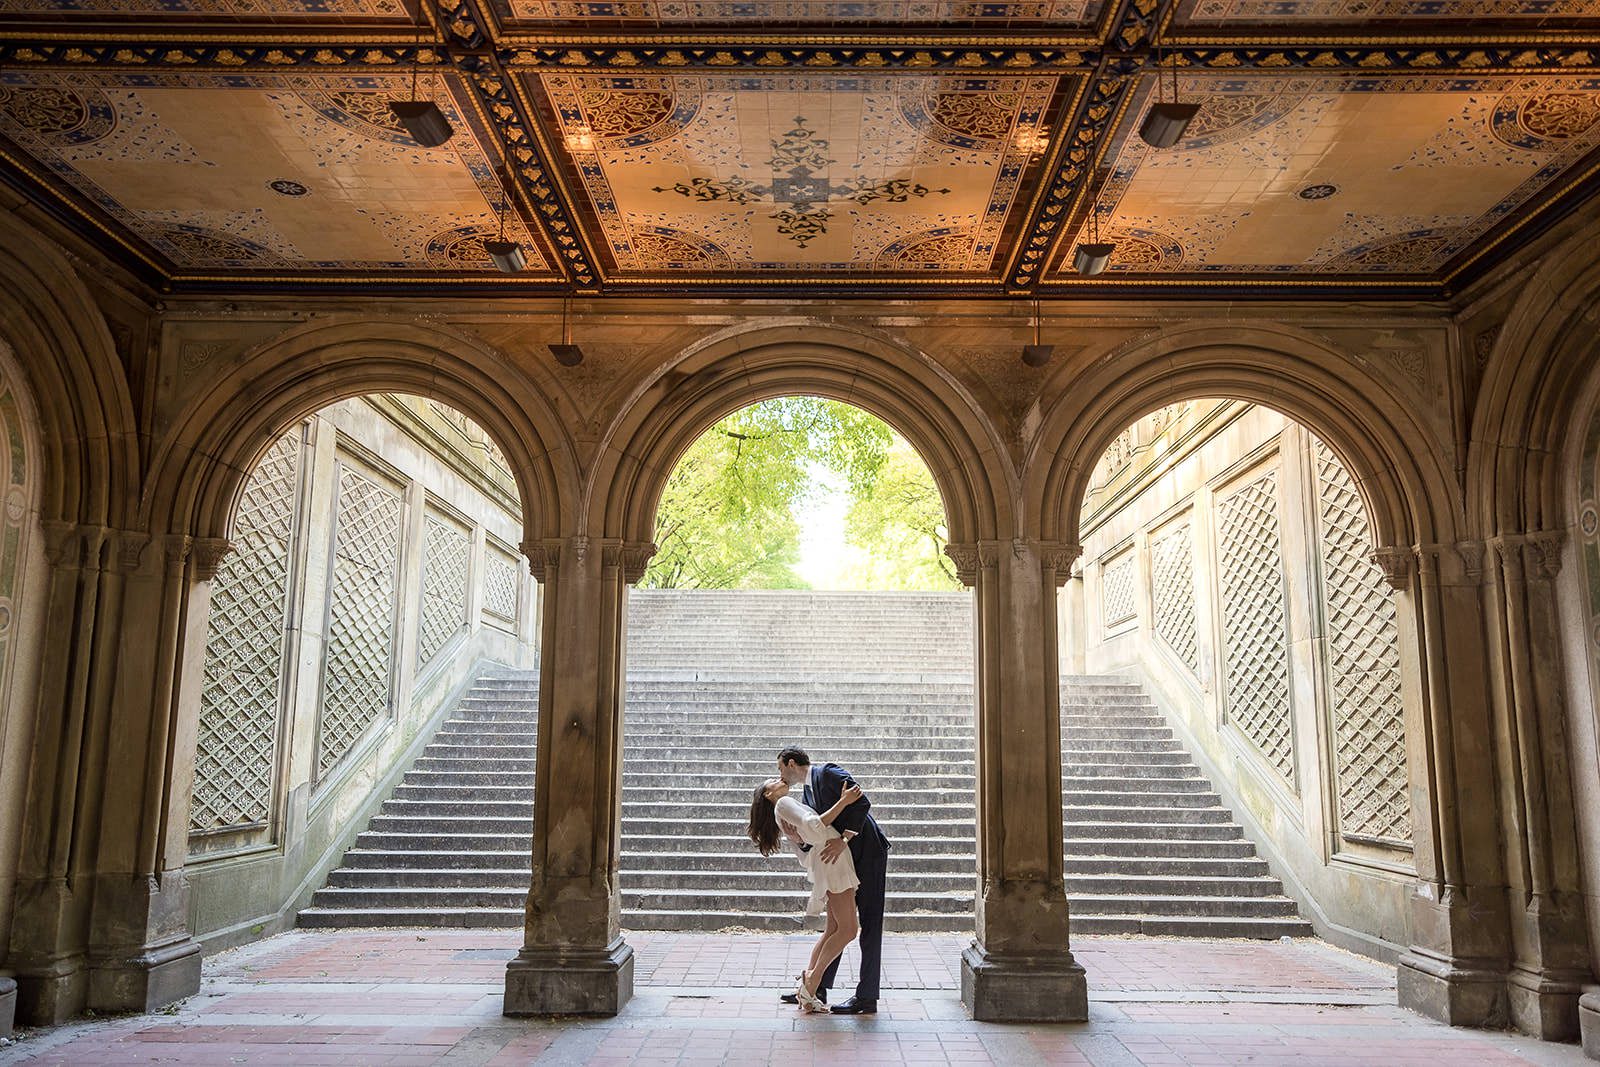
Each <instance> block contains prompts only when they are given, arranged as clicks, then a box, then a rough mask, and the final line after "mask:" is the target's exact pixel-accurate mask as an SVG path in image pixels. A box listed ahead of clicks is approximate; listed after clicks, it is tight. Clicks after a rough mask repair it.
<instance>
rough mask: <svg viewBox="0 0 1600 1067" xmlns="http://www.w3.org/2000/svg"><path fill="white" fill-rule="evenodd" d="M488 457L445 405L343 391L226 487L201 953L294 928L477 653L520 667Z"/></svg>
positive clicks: (210, 642)
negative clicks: (227, 538) (347, 395)
mask: <svg viewBox="0 0 1600 1067" xmlns="http://www.w3.org/2000/svg"><path fill="white" fill-rule="evenodd" d="M520 524H521V516H520V511H519V507H518V504H517V500H516V491H515V487H514V484H513V483H512V481H511V477H510V474H509V472H508V471H507V469H506V466H505V463H504V460H503V458H502V457H501V456H500V455H499V454H498V450H497V449H496V448H495V446H494V445H493V443H492V442H490V441H489V440H488V438H487V437H486V436H485V435H484V434H483V431H482V430H480V429H479V428H478V427H477V426H476V425H475V424H473V423H471V422H469V421H468V420H466V419H465V418H464V417H463V416H461V415H460V414H459V413H458V412H455V411H454V410H452V409H449V408H445V407H443V406H442V405H437V404H434V403H432V402H430V401H427V400H422V399H418V398H414V397H398V396H375V397H369V398H362V399H356V400H346V401H342V402H340V403H338V404H336V405H334V406H332V407H330V408H326V409H324V410H323V411H321V412H319V413H318V414H316V415H314V416H312V417H310V418H309V419H305V420H303V421H300V422H297V423H296V424H294V425H293V426H291V427H290V428H289V429H288V430H286V431H284V432H283V433H282V434H280V435H279V436H278V437H277V438H276V439H274V441H273V442H272V444H271V445H270V446H269V447H268V449H267V451H266V452H265V454H264V455H262V456H261V458H260V459H259V460H258V461H257V463H256V465H255V467H254V468H253V470H252V472H251V474H250V476H249V478H248V479H247V481H246V482H245V486H244V489H243V492H242V494H241V496H240V499H239V502H238V506H237V509H236V512H235V515H234V527H233V531H232V537H231V540H232V542H233V545H234V550H233V552H232V553H231V554H229V555H228V556H227V557H226V558H225V559H224V561H223V563H222V566H221V568H220V570H219V571H218V574H217V577H216V579H215V580H214V582H213V586H212V593H211V607H212V611H211V625H210V628H209V632H208V638H207V644H206V649H205V658H206V665H205V673H204V688H203V692H202V696H201V710H200V721H199V735H198V739H197V744H196V756H195V780H194V789H193V800H192V803H191V804H190V807H189V853H190V854H189V862H188V870H189V876H190V881H191V885H192V887H193V892H192V894H191V924H192V929H193V931H194V933H195V935H196V936H197V937H199V938H200V939H201V941H202V942H203V943H205V944H206V945H207V946H208V947H212V948H214V947H219V946H221V945H226V944H232V943H237V942H239V941H243V940H248V939H250V938H252V937H256V936H260V935H262V934H265V933H271V932H275V931H276V930H278V929H281V928H283V927H285V926H288V925H292V924H293V922H294V914H295V912H296V910H298V908H299V907H300V906H303V905H304V903H305V902H306V900H307V899H309V897H310V894H311V892H312V891H313V890H314V889H315V888H316V887H317V886H318V885H320V884H321V882H322V881H323V878H324V877H325V875H326V872H327V870H328V869H329V868H330V867H331V866H332V865H333V864H334V863H335V862H336V861H337V860H338V858H339V856H340V855H341V854H342V853H343V850H344V848H345V847H346V846H347V844H348V842H349V841H350V840H351V839H352V838H353V837H354V835H355V834H356V833H357V832H358V831H359V830H360V828H361V827H362V826H363V825H365V823H366V821H367V818H368V817H369V816H370V815H371V813H372V811H373V810H374V809H375V807H376V806H377V804H378V803H380V802H381V801H382V799H383V797H384V796H386V795H387V793H388V792H389V787H390V786H391V785H392V784H393V781H392V780H393V778H394V776H395V775H396V774H397V773H398V769H399V768H400V767H403V766H404V765H405V763H407V762H408V760H407V758H406V757H407V756H408V755H409V754H410V752H411V750H412V749H414V748H415V747H416V746H418V745H419V744H421V743H422V742H423V741H424V740H425V739H426V737H427V736H428V735H429V734H430V733H431V727H432V725H433V720H434V719H435V718H436V717H437V716H438V715H439V714H440V713H442V711H443V709H444V708H445V707H447V706H448V704H449V703H450V698H451V697H452V696H453V695H454V694H455V693H456V692H457V691H458V690H459V689H460V688H461V687H463V686H464V685H465V684H466V683H467V682H468V681H469V680H470V678H471V676H472V675H473V673H474V669H475V668H476V667H477V666H478V665H479V664H481V663H483V662H484V661H486V660H487V661H495V662H498V663H505V664H510V665H514V666H526V665H529V664H530V663H531V662H532V661H533V659H534V646H533V641H534V634H535V626H534V624H533V619H534V607H535V605H534V597H535V594H536V590H537V587H536V586H535V584H534V583H533V582H532V581H531V580H530V578H529V577H528V572H527V568H526V566H525V565H523V564H522V563H521V557H520V555H519V554H518V553H517V551H516V550H515V549H514V548H513V546H514V545H516V544H517V542H518V539H519V537H520Z"/></svg>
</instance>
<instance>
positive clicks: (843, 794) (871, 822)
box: [748, 746, 889, 1015]
mask: <svg viewBox="0 0 1600 1067" xmlns="http://www.w3.org/2000/svg"><path fill="white" fill-rule="evenodd" d="M795 786H801V787H802V789H801V794H800V795H801V799H800V800H796V799H795V798H794V796H793V795H792V794H791V791H792V790H793V788H794V787H795ZM871 808H872V803H871V802H870V801H869V800H867V798H866V796H865V795H863V793H862V792H861V787H860V786H859V785H857V784H856V782H855V780H854V779H853V778H851V777H850V774H849V772H847V771H846V770H845V769H844V768H843V767H841V766H839V765H838V764H837V763H825V764H823V765H821V766H820V767H819V766H813V765H812V763H811V757H810V756H808V755H806V754H805V752H804V750H802V749H799V748H794V747H792V746H791V747H789V748H786V749H784V750H783V751H782V752H779V753H778V777H776V778H769V779H767V780H766V781H765V782H763V783H762V784H761V785H758V786H756V791H755V796H754V797H753V798H752V799H751V802H750V825H749V828H748V833H749V835H750V840H751V841H754V842H755V846H756V849H757V850H758V851H759V852H760V853H761V854H762V855H763V856H770V855H772V854H773V853H774V852H776V851H777V850H778V848H779V847H780V845H779V841H778V836H779V832H780V831H781V832H782V835H783V837H784V838H786V839H787V840H788V842H789V847H790V848H792V849H793V850H794V854H795V856H796V857H798V858H799V860H800V866H802V867H804V868H805V870H806V875H807V876H808V877H809V878H810V880H811V899H810V902H809V903H808V904H807V906H806V914H807V915H821V914H823V913H824V912H826V913H827V923H826V925H825V926H824V927H823V931H822V936H821V937H820V938H818V939H817V943H816V946H815V947H813V948H812V950H811V960H810V963H809V964H808V965H807V966H806V969H805V971H803V972H802V973H801V974H800V975H799V976H798V979H797V982H796V985H795V990H794V992H793V993H785V994H784V995H783V996H782V997H781V998H780V999H782V1000H783V1002H784V1003H786V1004H798V1005H800V1007H801V1009H802V1010H804V1011H808V1012H813V1011H827V1010H828V990H829V989H831V988H833V978H834V975H835V974H836V973H838V970H839V959H840V957H841V956H842V955H843V953H844V948H845V946H846V945H848V944H849V943H850V942H851V941H853V940H855V938H856V936H857V934H858V933H859V934H860V938H861V973H860V976H859V977H858V978H857V980H856V995H855V996H853V997H851V998H850V999H849V1000H846V1001H844V1002H843V1003H842V1004H835V1005H834V1006H833V1014H835V1015H873V1014H876V1013H877V1010H878V977H879V972H880V971H881V970H882V963H883V896H884V882H885V877H886V874H887V869H888V861H889V839H888V838H887V837H885V836H884V834H883V831H882V830H880V829H879V828H878V823H877V820H876V819H874V818H873V817H872V814H871Z"/></svg>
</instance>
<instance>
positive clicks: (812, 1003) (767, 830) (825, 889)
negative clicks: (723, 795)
mask: <svg viewBox="0 0 1600 1067" xmlns="http://www.w3.org/2000/svg"><path fill="white" fill-rule="evenodd" d="M860 799H861V787H860V786H858V785H855V784H854V783H852V784H851V785H850V786H848V787H847V788H846V789H845V790H844V792H843V793H841V794H840V795H839V802H838V803H837V804H835V805H834V806H833V807H831V808H829V809H828V810H827V811H825V812H823V813H822V814H821V815H818V814H817V813H816V812H814V811H812V810H811V809H810V808H809V807H807V806H806V805H804V804H802V803H800V801H798V800H796V799H795V798H794V797H792V796H790V795H789V784H788V783H787V782H785V781H784V780H783V779H782V778H769V779H767V781H766V782H765V783H763V784H762V785H758V786H756V792H755V796H754V797H753V798H752V799H751V802H750V826H749V834H750V840H752V841H754V842H755V844H756V849H757V850H758V851H760V853H761V854H762V855H763V856H770V855H772V854H773V853H774V852H776V851H777V849H778V831H779V829H780V828H781V829H782V830H783V833H784V836H786V837H787V838H788V839H789V844H790V846H791V847H792V848H793V849H794V853H795V855H796V856H797V857H799V859H800V866H802V867H804V868H805V869H806V873H807V874H808V875H810V877H811V900H810V902H809V903H808V904H807V906H806V914H807V915H820V914H821V913H822V911H823V909H824V907H826V910H827V913H828V922H827V925H826V926H825V927H824V928H823V931H822V936H821V937H820V938H818V939H817V943H816V945H815V947H813V948H812V950H811V962H810V965H809V966H808V967H806V969H805V972H804V973H803V974H801V975H800V979H799V984H798V986H797V987H796V989H795V999H796V1000H797V1001H798V1002H799V1003H800V1006H801V1007H802V1008H804V1009H805V1010H806V1011H826V1010H827V1005H826V1004H825V1003H823V1002H822V1001H821V1000H820V999H818V997H817V983H818V982H819V981H821V980H822V972H823V971H825V970H827V969H828V965H829V964H831V963H832V962H833V961H834V960H835V959H837V958H838V957H839V954H840V953H842V952H843V951H844V947H845V946H846V945H848V944H849V943H850V942H852V941H854V940H855V939H856V932H857V921H856V887H857V886H858V885H860V884H861V879H859V878H857V877H856V865H855V862H854V860H852V859H851V857H850V850H849V849H845V850H844V851H843V852H841V853H840V854H839V857H838V858H837V859H836V860H834V861H833V862H832V863H824V862H822V846H823V845H825V844H827V843H828V842H829V841H831V840H833V839H834V838H839V837H842V838H844V839H845V840H846V841H848V840H849V839H850V838H852V837H854V836H855V835H854V834H841V833H840V832H839V831H838V830H835V829H833V820H834V819H836V818H838V817H839V813H840V812H841V811H843V810H844V809H845V808H848V807H849V806H850V805H851V804H854V803H855V802H856V801H857V800H860ZM801 845H809V846H811V847H810V849H809V850H807V849H802V848H801Z"/></svg>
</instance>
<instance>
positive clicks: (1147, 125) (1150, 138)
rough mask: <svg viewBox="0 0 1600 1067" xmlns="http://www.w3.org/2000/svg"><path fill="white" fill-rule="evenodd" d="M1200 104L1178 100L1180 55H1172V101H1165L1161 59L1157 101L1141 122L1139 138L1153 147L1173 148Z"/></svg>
mask: <svg viewBox="0 0 1600 1067" xmlns="http://www.w3.org/2000/svg"><path fill="white" fill-rule="evenodd" d="M1199 112H1200V105H1199V104H1180V103H1179V102H1178V57H1177V56H1175V55H1174V56H1173V57H1172V102H1171V103H1170V104H1169V103H1165V102H1163V101H1162V99H1161V66H1160V60H1159V59H1158V60H1157V62H1156V102H1155V103H1153V104H1151V105H1150V110H1149V111H1147V112H1145V116H1144V121H1143V122H1141V123H1139V139H1140V140H1142V141H1143V142H1144V143H1145V144H1147V145H1149V146H1150V147H1151V148H1171V147H1172V146H1173V145H1175V144H1177V143H1178V142H1179V141H1180V140H1182V139H1183V131H1184V130H1186V129H1188V128H1189V120H1190V119H1192V118H1194V117H1195V115H1197V114H1199Z"/></svg>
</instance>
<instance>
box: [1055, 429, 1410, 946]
mask: <svg viewBox="0 0 1600 1067" xmlns="http://www.w3.org/2000/svg"><path fill="white" fill-rule="evenodd" d="M1083 530H1084V533H1085V537H1084V555H1083V559H1082V571H1081V574H1082V577H1081V579H1080V581H1081V585H1082V589H1081V594H1080V595H1079V597H1078V598H1077V601H1076V602H1078V603H1081V611H1080V613H1079V614H1078V615H1077V617H1076V618H1075V619H1072V620H1070V621H1071V622H1075V623H1076V624H1077V629H1076V636H1077V637H1078V638H1079V639H1080V640H1081V641H1082V643H1083V651H1082V653H1081V655H1082V657H1083V659H1084V662H1085V664H1086V666H1087V669H1088V670H1089V671H1091V672H1126V673H1131V674H1134V675H1137V676H1139V677H1140V678H1141V679H1142V680H1144V681H1145V682H1146V683H1147V684H1148V685H1149V686H1150V688H1151V689H1152V691H1153V692H1154V693H1156V694H1157V695H1158V700H1159V701H1160V702H1161V703H1162V704H1163V705H1164V706H1165V708H1166V710H1167V712H1168V714H1169V716H1170V717H1171V718H1172V719H1173V720H1174V723H1175V725H1176V726H1177V727H1178V728H1179V730H1180V731H1181V732H1183V733H1184V734H1186V735H1187V738H1188V740H1189V743H1190V747H1191V749H1192V750H1194V751H1195V752H1196V755H1197V757H1198V758H1199V761H1200V762H1201V764H1202V765H1203V766H1204V767H1205V769H1206V770H1207V771H1208V772H1209V773H1210V775H1211V778H1212V781H1213V782H1214V783H1215V784H1216V785H1217V786H1218V787H1219V788H1220V790H1221V792H1222V793H1223V794H1224V796H1225V797H1227V799H1228V801H1229V803H1230V804H1231V805H1232V806H1233V807H1234V809H1235V811H1236V814H1237V815H1238V816H1239V818H1240V819H1241V821H1242V823H1243V824H1244V825H1245V826H1246V827H1247V829H1248V830H1249V831H1250V832H1251V834H1252V836H1253V837H1255V838H1256V840H1257V844H1258V845H1259V846H1260V847H1261V848H1262V850H1263V852H1264V853H1265V854H1266V855H1267V856H1268V858H1269V860H1270V862H1272V864H1273V867H1274V870H1275V873H1277V874H1278V875H1279V876H1280V877H1281V878H1283V879H1284V881H1285V883H1286V885H1287V887H1288V888H1289V890H1290V892H1291V894H1292V895H1295V896H1298V897H1299V898H1300V900H1301V901H1302V903H1303V904H1305V905H1306V906H1307V909H1308V913H1309V914H1310V915H1311V916H1312V917H1313V919H1314V921H1315V922H1316V923H1317V925H1318V928H1319V930H1320V932H1322V933H1323V934H1324V935H1325V936H1328V937H1330V938H1331V939H1333V940H1335V941H1338V942H1340V943H1343V944H1345V945H1347V946H1349V947H1352V948H1356V949H1359V950H1362V951H1367V952H1370V953H1373V954H1375V955H1379V956H1382V957H1384V958H1388V959H1393V958H1395V957H1396V956H1397V955H1398V954H1399V953H1400V952H1401V951H1402V950H1403V948H1404V946H1405V945H1406V944H1407V943H1408V938H1407V925H1406V924H1407V915H1408V908H1409V904H1408V901H1409V898H1410V894H1411V889H1412V886H1413V884H1414V882H1415V879H1416V870H1415V866H1414V863H1413V860H1412V833H1411V804H1410V797H1409V783H1408V778H1407V769H1406V738H1405V715H1406V709H1405V707H1404V699H1403V695H1402V686H1401V670H1400V646H1399V641H1398V630H1397V620H1396V613H1395V607H1394V604H1393V596H1394V592H1393V590H1392V589H1391V588H1390V586H1389V585H1388V584H1387V583H1386V582H1385V581H1384V575H1383V572H1382V571H1381V570H1380V569H1379V568H1378V567H1377V565H1376V564H1374V563H1373V562H1371V560H1370V558H1369V557H1370V555H1371V550H1372V548H1373V547H1374V546H1373V542H1372V533H1371V524H1370V520H1369V519H1368V516H1367V509H1366V506H1365V505H1364V503H1363V501H1362V500H1361V497H1360V494H1359V492H1358V490H1357V486H1356V483H1355V481H1354V479H1353V478H1352V477H1351V475H1350V473H1349V471H1348V470H1347V469H1346V468H1345V465H1344V463H1343V462H1342V461H1341V460H1340V459H1339V458H1338V456H1336V455H1335V454H1334V452H1333V451H1332V450H1331V449H1330V448H1328V446H1327V445H1326V444H1324V443H1323V442H1322V441H1320V440H1318V439H1317V438H1316V437H1315V436H1314V435H1313V434H1312V433H1310V432H1309V431H1308V430H1306V429H1305V428H1303V427H1301V426H1299V425H1297V424H1295V423H1292V422H1290V421H1288V420H1287V419H1285V418H1284V417H1283V416H1281V415H1279V414H1277V413H1276V412H1273V411H1271V410H1269V409H1267V408H1263V407H1257V406H1252V405H1248V404H1243V403H1238V402H1230V401H1211V400H1199V401H1190V402H1185V403H1182V404H1176V405H1171V406H1168V407H1165V408H1162V409H1159V410H1157V411H1156V412H1154V413H1152V414H1151V415H1148V416H1146V417H1145V418H1142V419H1141V420H1139V422H1137V423H1135V424H1134V425H1133V426H1132V427H1130V428H1129V429H1128V431H1127V432H1125V433H1124V434H1123V435H1121V436H1120V437H1118V438H1117V439H1116V440H1115V441H1114V442H1113V444H1112V447H1111V449H1110V450H1109V451H1108V452H1107V454H1106V455H1105V456H1104V457H1103V458H1102V459H1101V461H1100V464H1099V466H1098V467H1097V469H1096V471H1095V474H1094V477H1093V479H1092V488H1091V491H1090V493H1089V495H1088V497H1087V498H1086V500H1085V505H1084V518H1083ZM1066 599H1068V600H1069V601H1070V600H1072V595H1071V594H1068V595H1067V597H1066ZM1069 643H1070V642H1069Z"/></svg>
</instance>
